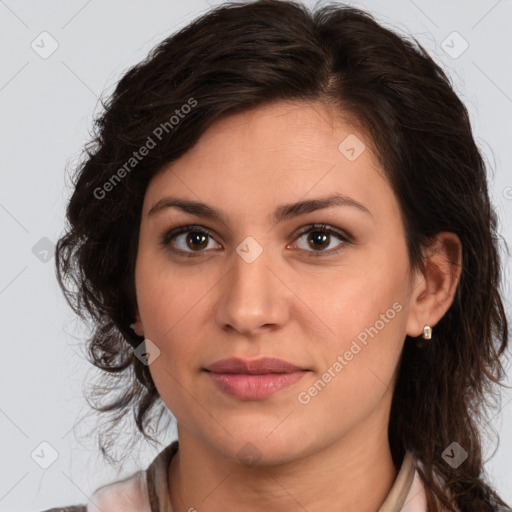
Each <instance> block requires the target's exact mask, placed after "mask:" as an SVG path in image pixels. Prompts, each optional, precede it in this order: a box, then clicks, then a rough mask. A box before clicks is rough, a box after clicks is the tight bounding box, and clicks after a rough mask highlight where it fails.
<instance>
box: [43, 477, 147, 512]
mask: <svg viewBox="0 0 512 512" xmlns="http://www.w3.org/2000/svg"><path fill="white" fill-rule="evenodd" d="M145 473H146V472H145V471H137V472H136V473H135V474H133V475H131V476H129V477H127V478H125V479H124V480H118V481H116V482H113V483H110V484H107V485H103V486H102V487H99V488H98V489H96V490H95V491H94V493H93V494H92V496H91V497H90V498H89V501H88V502H87V504H85V505H72V506H67V507H57V508H52V509H50V510H45V511H44V512H151V507H150V504H149V499H148V494H147V485H146V474H145Z"/></svg>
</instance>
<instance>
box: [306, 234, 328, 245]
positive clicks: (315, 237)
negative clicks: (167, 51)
mask: <svg viewBox="0 0 512 512" xmlns="http://www.w3.org/2000/svg"><path fill="white" fill-rule="evenodd" d="M327 238H328V236H327V235H326V234H322V232H321V231H314V232H313V233H312V234H311V236H310V238H309V240H310V241H312V242H313V243H314V244H316V245H322V243H324V242H325V241H326V240H327ZM324 245H325V244H324ZM327 245H329V244H327Z"/></svg>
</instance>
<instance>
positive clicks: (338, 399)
mask: <svg viewBox="0 0 512 512" xmlns="http://www.w3.org/2000/svg"><path fill="white" fill-rule="evenodd" d="M335 196H338V198H339V199H338V200H337V202H335V201H334V200H333V201H332V203H330V204H329V205H327V202H326V203H325V205H323V201H325V200H326V199H328V198H333V197H335ZM166 198H175V199H178V198H179V199H180V200H181V201H184V202H185V201H194V202H198V203H201V204H204V205H205V206H204V207H201V208H195V213H192V212H190V211H188V212H187V211H184V209H183V208H179V207H177V206H169V202H168V203H167V206H165V204H164V203H160V207H158V208H155V209H154V210H152V208H153V207H154V206H155V204H157V203H159V202H160V201H163V200H164V199H166ZM168 201H169V200H168ZM314 201H319V202H318V203H315V202H314ZM302 203H304V204H303V205H302V206H300V205H301V204H302ZM294 204H297V206H292V205H294ZM285 205H288V206H285ZM326 205H327V206H326ZM151 210H152V211H151ZM213 210H216V211H218V212H219V214H220V216H221V217H219V218H215V217H213V216H211V215H206V213H207V212H211V211H213ZM201 213H202V214H201ZM313 224H325V225H326V227H325V228H318V227H308V226H311V225H313ZM179 226H187V228H186V230H184V231H183V232H182V233H179V234H176V235H175V236H172V235H169V236H168V235H167V234H168V233H169V232H170V231H172V230H174V229H175V228H176V227H179ZM331 229H332V231H328V230H331ZM204 232H207V233H204ZM166 237H167V238H166ZM164 240H165V244H164V243H163V241H164ZM136 290H137V302H138V319H139V321H138V322H137V325H138V326H139V327H140V330H141V331H143V335H144V337H145V338H146V339H149V340H151V343H149V342H148V345H147V346H148V350H149V352H150V354H151V355H150V361H151V360H152V359H154V360H153V361H152V362H151V364H150V371H151V375H152V377H153V379H154V382H155V385H156V387H157V389H158V391H159V393H160V396H161V398H162V400H163V401H164V402H165V404H166V405H167V407H168V408H169V409H170V410H171V412H172V413H173V414H174V416H175V417H176V418H177V421H178V426H179V427H178V428H179V430H180V436H181V435H182V433H183V435H185V434H186V435H188V436H193V437H194V438H195V439H196V440H197V441H198V442H201V443H203V444H205V445H207V446H208V447H209V448H211V449H212V450H214V451H216V452H218V453H219V454H223V455H225V456H227V457H229V458H237V457H238V458H241V457H246V458H247V457H249V458H252V459H253V460H254V461H255V462H256V461H257V460H261V461H267V462H273V463H277V462H284V461H290V460H294V459H298V458H300V457H303V456H306V455H308V454H312V453H315V452H318V451H319V450H321V449H322V448H326V447H328V446H329V445H331V444H332V443H334V442H336V441H338V440H342V439H350V438H353V439H354V442H355V439H356V437H354V435H355V433H357V435H358V436H364V435H365V434H369V433H370V432H376V429H378V430H379V431H381V432H386V429H387V422H388V419H389V418H388V414H389V407H390V403H391V397H392V391H393V377H394V372H395V369H396V367H397V363H398V360H399V356H400V353H401V350H402V346H403V343H404V339H405V335H406V334H408V333H409V332H408V331H409V330H410V327H409V321H410V318H411V316H413V315H414V311H413V308H412V305H411V294H412V292H413V290H414V274H413V273H412V271H411V268H410V264H409V260H408V254H407V248H406V241H405V234H404V227H403V224H402V221H401V217H400V212H399V205H398V203H397V200H396V198H395V196H394V194H393V191H392V189H391V187H390V185H389V184H388V183H387V181H386V180H385V179H384V178H383V171H382V169H381V168H380V166H379V163H378V161H377V158H376V156H375V154H374V153H373V152H372V150H371V148H370V141H369V139H368V138H367V136H366V135H365V133H363V132H361V131H360V130H357V129H355V128H354V125H352V124H350V123H349V122H348V121H343V120H340V119H339V117H338V118H335V117H334V113H333V112H331V111H329V110H327V108H326V107H324V106H322V105H319V104H300V103H285V102H281V103H275V104H273V105H270V106H265V107H260V108H257V109H255V110H252V111H247V112H244V113H240V114H236V115H232V116H231V117H228V118H225V119H223V120H221V121H218V122H217V123H216V124H214V125H212V126H211V127H210V128H209V130H208V131H207V132H206V133H205V134H204V135H203V136H202V137H201V139H200V140H199V142H198V144H197V145H196V146H195V147H194V148H193V149H191V150H190V151H188V152H187V153H186V154H185V155H184V156H182V157H181V158H180V159H179V160H178V161H176V162H174V163H172V165H170V166H168V167H166V168H164V169H163V170H162V171H161V172H160V173H159V174H158V175H156V176H155V177H154V178H153V179H152V181H151V182H150V184H149V186H148V189H147V192H146V195H145V199H144V205H143V210H142V220H141V226H140V237H139V246H138V255H137V263H136ZM414 335H417V333H415V334H414ZM155 346H156V347H158V351H159V352H158V351H155V348H154V347H155ZM231 358H238V359H239V360H243V361H245V362H246V363H247V362H254V361H258V360H260V359H261V358H277V359H280V360H282V361H284V362H287V363H289V364H291V365H294V366H295V367H297V368H298V370H296V371H290V368H286V367H282V366H279V365H276V366H273V363H272V362H271V363H268V364H267V365H265V364H263V365H262V366H261V367H258V366H257V365H254V366H251V365H250V364H247V365H246V366H245V367H244V365H243V364H242V365H241V366H237V365H236V364H231V365H230V364H229V362H228V363H226V365H223V364H222V363H220V364H219V365H217V368H215V366H212V365H213V364H214V363H216V362H219V361H222V360H226V359H231ZM208 368H210V370H212V371H207V369H208ZM251 371H254V372H256V373H258V374H259V375H255V374H249V373H250V372H251ZM230 372H234V373H230ZM249 443H250V444H249Z"/></svg>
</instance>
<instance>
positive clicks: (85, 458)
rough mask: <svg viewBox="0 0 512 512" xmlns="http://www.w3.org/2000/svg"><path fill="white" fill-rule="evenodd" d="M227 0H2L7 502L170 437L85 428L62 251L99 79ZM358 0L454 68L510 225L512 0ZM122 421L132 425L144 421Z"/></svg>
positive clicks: (0, 308)
mask: <svg viewBox="0 0 512 512" xmlns="http://www.w3.org/2000/svg"><path fill="white" fill-rule="evenodd" d="M218 3H219V2H214V1H213V0H210V1H209V2H207V1H206V0H187V1H186V2H185V1H183V2H179V1H176V0H172V1H170V0H167V1H163V0H146V1H138V2H137V1H133V0H131V1H127V0H112V1H106V0H103V1H101V0H88V1H87V0H66V1H64V0H60V1H46V2H37V1H35V0H31V1H28V0H27V1H22V0H0V34H1V41H2V45H1V48H2V53H1V57H0V58H1V62H0V105H1V116H0V127H1V128H0V129H1V140H2V145H1V151H0V169H1V171H0V172H1V187H0V223H1V228H2V243H1V247H2V250H1V252H0V257H1V265H0V312H1V323H0V327H1V332H2V345H1V346H2V357H1V359H0V361H1V370H0V379H1V387H0V389H1V396H0V432H1V436H0V450H1V455H0V510H1V511H9V512H17V511H24V512H31V511H41V510H44V509H46V508H51V507H55V506H60V505H62V506H64V505H69V504H77V503H85V502H86V501H87V496H88V495H89V494H90V493H91V492H92V491H93V490H94V489H95V488H97V487H98V486H99V485H102V484H104V483H107V482H110V481H112V480H113V479H117V478H120V477H122V476H126V475H128V474H130V473H131V472H133V471H135V470H136V469H139V468H144V467H145V466H146V464H147V463H149V462H150V461H151V460H152V458H153V457H154V456H155V455H156V453H157V452H158V451H159V450H160V449H161V448H162V447H163V446H164V445H165V444H167V443H168V442H170V441H171V440H172V439H174V436H175V432H174V430H173V429H169V431H168V432H167V433H166V436H165V438H162V445H161V446H160V447H154V446H149V445H148V444H147V443H141V444H140V446H138V447H137V448H136V449H133V450H131V452H130V455H131V459H132V460H130V462H127V463H126V464H125V466H124V467H123V468H122V470H121V471H116V470H115V469H114V468H112V467H109V466H108V465H107V464H106V463H105V462H104V461H103V459H102V457H101V455H100V453H99V452H98V449H97V447H96V446H95V445H94V443H93V442H92V441H90V440H88V438H87V437H80V435H78V434H77V432H76V431H75V430H76V429H74V428H73V427H74V426H75V425H77V423H78V420H79V418H80V417H82V416H83V415H84V414H86V413H87V412H88V410H89V406H88V404H87V402H86V400H85V398H84V393H83V390H84V385H85V383H87V382H90V380H91V379H93V378H94V376H95V375H96V374H95V371H92V370H93V369H91V368H90V365H89V364H88V363H87V361H86V360H85V357H84V349H83V345H84V340H85V337H86V335H87V331H86V329H84V327H83V325H82V324H81V323H80V322H79V321H78V320H77V319H76V318H75V315H74V314H73V313H72V311H71V310H70V309H69V307H68V306H67V304H66V303H65V301H64V298H63V296H62V293H61V291H60V289H59V288H58V285H57V281H56V278H55V273H54V263H55V261H54V258H53V252H52V251H53V249H54V243H55V242H56V240H57V239H58V237H59V235H60V234H61V233H62V230H63V227H64V210H65V206H66V201H67V199H68V198H69V195H70V192H71V191H70V188H69V186H68V185H69V179H68V178H67V177H66V166H71V167H72V163H73V161H74V160H75V159H76V158H77V157H78V156H79V154H80V151H81V149H82V146H83V144H84V143H85V142H86V141H87V140H88V130H89V129H90V128H91V125H92V119H93V116H94V115H95V114H96V113H97V111H98V108H99V104H98V98H99V97H100V95H102V94H103V93H104V91H111V90H112V87H113V85H114V84H115V83H116V82H117V81H118V80H119V78H120V77H121V76H122V74H123V72H124V71H125V70H126V69H127V68H128V67H129V66H131V65H133V64H135V63H136V62H138V61H140V60H141V59H142V58H144V57H145V56H146V54H147V52H148V51H149V50H150V49H151V48H152V47H153V46H154V45H155V44H156V43H158V42H159V41H161V40H162V39H163V38H165V37H166V36H168V35H170V34H171V33H173V32H175V31H176V30H177V29H178V28H181V27H182V26H184V25H185V24H187V23H188V22H189V21H191V20H192V19H194V18H195V17H196V16H197V15H199V14H201V13H203V12H205V11H207V10H208V9H210V6H212V5H216V4H218ZM351 4H352V5H354V6H358V7H362V8H365V9H367V10H369V11H370V12H371V13H373V14H374V15H375V16H376V17H377V19H378V20H380V21H381V22H382V23H384V24H385V25H386V26H388V27H391V28H394V29H395V30H397V31H399V32H401V33H404V34H412V35H414V36H415V37H416V38H417V39H418V41H419V42H420V43H421V44H422V45H423V46H424V47H425V48H426V49H427V50H428V51H429V52H430V54H431V55H432V56H433V57H434V59H435V60H436V61H437V62H438V63H440V64H441V65H442V66H443V68H444V69H445V70H446V71H447V73H448V74H449V76H450V77H451V79H452V81H453V83H454V86H455V89H456V91H457V92H458V93H459V95H460V96H461V98H462V100H463V101H464V102H465V104H466V105H467V107H468V109H469V111H470V114H471V119H472V123H473V128H474V133H475V137H476V139H477V142H478V145H479V147H480V148H481V149H482V151H483V153H484V155H485V158H486V160H487V162H488V164H489V168H490V170H491V174H490V186H491V193H492V197H493V201H494V204H495V206H496V209H497V212H498V214H499V218H500V229H501V232H502V234H503V236H504V237H505V239H508V240H510V238H511V233H512V222H511V220H512V173H511V167H512V155H511V151H510V147H511V134H512V121H511V119H512V71H511V61H510V53H511V50H512V34H511V30H510V27H511V26H512V1H510V0H471V1H468V0H451V1H446V0H443V1H441V0H428V1H427V0H414V1H413V0H387V1H385V2H384V1H381V2H379V1H373V0H363V1H356V2H351ZM308 5H312V2H308ZM41 40H43V43H42V42H41ZM52 52H53V53H52ZM50 53H51V54H50ZM198 65H199V63H198ZM425 193H426V194H428V190H426V191H425ZM506 264H507V276H508V279H507V282H510V276H511V275H512V273H511V272H510V264H509V262H508V260H506ZM506 290H507V291H506V293H507V310H508V311H509V312H510V311H511V308H510V297H511V292H510V287H507V289H506ZM508 373H509V375H510V374H511V373H512V372H510V370H509V371H508ZM509 383H510V381H509ZM501 403H502V405H501V409H500V411H499V412H498V413H497V414H496V415H495V416H494V418H492V420H491V422H492V425H493V427H494V428H495V429H496V430H497V432H498V434H499V436H500V442H499V445H497V444H496V442H493V443H490V444H488V445H487V446H486V456H487V457H488V458H491V456H492V455H493V454H494V456H493V457H492V459H490V460H489V461H488V462H487V463H486V470H487V472H488V474H489V476H490V479H491V481H492V482H494V484H495V486H496V487H497V489H498V491H499V492H500V494H501V495H502V496H503V498H504V499H505V500H506V501H508V502H512V485H510V484H511V482H512V460H511V459H512V457H511V454H512V434H511V432H512V392H511V391H510V390H507V389H505V390H504V391H503V393H502V397H501ZM90 424H91V425H92V424H94V417H93V423H90ZM123 431H124V432H126V434H127V435H128V434H129V433H131V432H132V431H133V425H132V424H131V423H127V426H126V428H125V429H124V430H123ZM121 437H122V436H121ZM121 437H120V438H119V443H121V442H122V439H121ZM45 465H47V466H48V467H47V468H45V467H43V466H45Z"/></svg>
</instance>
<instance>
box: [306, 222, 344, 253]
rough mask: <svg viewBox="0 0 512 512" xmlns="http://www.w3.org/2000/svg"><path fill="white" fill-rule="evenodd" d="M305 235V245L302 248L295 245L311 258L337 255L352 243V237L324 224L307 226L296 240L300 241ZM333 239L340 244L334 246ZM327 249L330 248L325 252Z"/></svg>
mask: <svg viewBox="0 0 512 512" xmlns="http://www.w3.org/2000/svg"><path fill="white" fill-rule="evenodd" d="M305 235H307V237H305V244H303V245H302V246H301V245H300V244H297V245H298V248H299V249H302V250H305V251H307V252H310V253H312V256H323V255H326V256H328V255H332V254H337V253H338V252H339V251H340V250H341V249H342V248H343V247H344V246H345V245H347V244H349V243H351V242H352V237H350V236H349V235H348V234H346V233H344V232H342V231H340V230H338V229H336V228H333V227H332V226H327V225H325V224H315V225H312V226H307V227H306V229H304V230H303V231H302V232H301V233H300V234H299V238H298V239H299V240H300V239H301V238H303V237H304V236H305ZM333 238H337V239H338V240H339V241H340V242H339V243H337V244H336V243H335V240H333ZM329 247H331V249H330V250H326V249H328V248H329ZM311 249H313V250H311ZM315 253H317V254H315Z"/></svg>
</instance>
